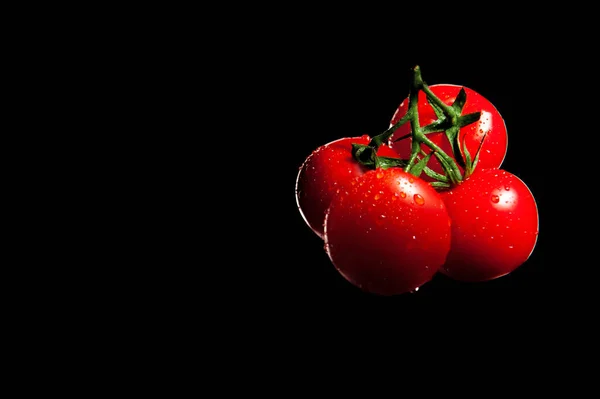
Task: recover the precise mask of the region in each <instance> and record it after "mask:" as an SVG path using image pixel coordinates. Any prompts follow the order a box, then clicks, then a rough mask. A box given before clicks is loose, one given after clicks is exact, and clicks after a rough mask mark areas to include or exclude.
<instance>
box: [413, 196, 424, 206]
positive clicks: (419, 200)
mask: <svg viewBox="0 0 600 399" xmlns="http://www.w3.org/2000/svg"><path fill="white" fill-rule="evenodd" d="M413 198H414V199H415V203H416V204H417V205H423V204H424V203H425V198H423V197H422V196H421V194H415V195H414V196H413Z"/></svg>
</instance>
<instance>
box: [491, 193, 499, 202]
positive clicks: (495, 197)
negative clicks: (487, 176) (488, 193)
mask: <svg viewBox="0 0 600 399" xmlns="http://www.w3.org/2000/svg"><path fill="white" fill-rule="evenodd" d="M492 202H493V203H495V204H497V203H498V202H500V197H498V196H497V195H496V194H494V195H492Z"/></svg>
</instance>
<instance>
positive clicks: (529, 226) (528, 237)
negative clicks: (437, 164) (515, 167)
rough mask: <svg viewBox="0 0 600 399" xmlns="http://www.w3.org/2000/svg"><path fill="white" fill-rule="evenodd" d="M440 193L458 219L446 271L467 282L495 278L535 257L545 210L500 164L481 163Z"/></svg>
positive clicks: (453, 224)
mask: <svg viewBox="0 0 600 399" xmlns="http://www.w3.org/2000/svg"><path fill="white" fill-rule="evenodd" d="M440 195H441V196H442V198H443V200H444V203H445V204H446V207H447V209H448V214H449V215H450V218H451V219H452V239H451V247H450V251H449V253H448V257H447V259H446V262H445V263H444V265H443V266H442V268H441V270H440V271H441V272H442V273H443V274H445V275H446V276H448V277H451V278H453V279H455V280H459V281H465V282H482V281H489V280H493V279H497V278H499V277H502V276H505V275H507V274H509V273H511V272H513V271H514V270H516V269H517V268H518V267H520V266H521V265H523V264H524V263H525V262H526V261H527V260H528V259H529V257H530V256H531V254H532V253H533V251H534V249H535V246H536V243H537V240H538V233H539V213H538V208H537V203H536V200H535V197H534V196H533V193H532V192H531V190H530V189H529V187H528V186H527V185H526V184H525V182H524V181H523V180H521V179H520V178H519V177H517V176H516V175H514V174H512V173H510V172H508V171H506V170H502V169H498V168H489V169H478V170H476V171H475V173H473V175H471V176H470V177H469V178H468V179H466V180H465V181H463V182H462V183H461V184H460V185H459V186H457V187H455V188H453V189H450V190H447V191H445V192H441V193H440Z"/></svg>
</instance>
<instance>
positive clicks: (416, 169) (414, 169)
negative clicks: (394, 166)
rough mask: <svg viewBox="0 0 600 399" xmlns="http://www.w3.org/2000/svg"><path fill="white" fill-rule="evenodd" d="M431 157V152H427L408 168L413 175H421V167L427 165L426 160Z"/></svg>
mask: <svg viewBox="0 0 600 399" xmlns="http://www.w3.org/2000/svg"><path fill="white" fill-rule="evenodd" d="M430 158H431V154H428V155H427V156H426V157H424V158H423V159H420V160H419V162H417V163H416V164H415V165H414V166H413V167H412V168H411V169H410V173H412V174H413V175H415V176H416V177H419V176H421V173H422V172H423V169H424V168H425V166H427V162H429V159H430Z"/></svg>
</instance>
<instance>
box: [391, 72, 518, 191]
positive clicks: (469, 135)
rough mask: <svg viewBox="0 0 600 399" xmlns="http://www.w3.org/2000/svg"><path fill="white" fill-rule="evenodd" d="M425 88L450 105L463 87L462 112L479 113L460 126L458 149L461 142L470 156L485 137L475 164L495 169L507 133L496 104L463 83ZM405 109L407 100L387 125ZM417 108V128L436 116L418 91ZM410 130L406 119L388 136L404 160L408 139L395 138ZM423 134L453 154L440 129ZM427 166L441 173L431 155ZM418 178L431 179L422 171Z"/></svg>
mask: <svg viewBox="0 0 600 399" xmlns="http://www.w3.org/2000/svg"><path fill="white" fill-rule="evenodd" d="M429 88H430V89H431V91H432V92H433V93H434V94H435V95H436V96H437V97H438V98H439V99H440V100H442V102H444V103H445V104H447V105H452V104H453V103H454V100H455V99H456V96H457V95H458V94H459V92H460V89H461V88H464V90H465V93H466V95H467V99H466V102H465V105H464V108H463V110H462V115H466V114H470V113H473V112H481V115H480V117H479V120H478V121H476V122H474V123H471V124H469V125H466V126H463V127H462V128H460V132H459V135H458V140H459V143H460V144H461V148H462V145H463V143H464V144H466V147H467V150H468V152H469V155H470V157H471V158H474V156H475V154H476V153H477V150H478V148H479V146H480V143H481V140H482V138H483V137H484V136H485V140H484V141H483V144H482V146H481V151H480V153H479V161H478V164H477V167H478V168H499V167H500V166H501V165H502V162H503V161H504V157H505V155H506V150H507V144H508V136H507V132H506V125H505V123H504V119H503V118H502V116H501V115H500V113H499V112H498V110H497V109H496V107H495V106H494V105H493V104H492V103H491V102H490V101H489V100H487V99H486V98H485V97H483V96H482V95H481V94H479V93H478V92H476V91H474V90H471V89H469V88H467V87H464V86H458V85H451V84H437V85H431V86H429ZM407 109H408V99H405V100H404V101H402V103H401V104H400V106H399V107H398V108H397V109H396V112H395V113H394V116H393V117H392V119H391V121H390V127H391V126H393V125H394V124H395V123H396V122H398V121H399V120H400V119H401V118H402V117H403V116H404V115H405V114H406V112H407ZM417 109H418V113H419V124H420V126H421V127H424V126H426V125H428V124H430V123H431V122H434V121H435V120H437V119H438V118H437V116H436V114H435V112H434V110H433V108H432V107H431V105H430V104H429V101H428V99H427V97H426V95H425V93H424V92H423V91H419V94H418V107H417ZM410 133H411V125H410V123H409V122H407V123H405V124H403V125H402V126H400V127H399V128H398V129H396V131H395V132H394V134H393V135H392V136H391V138H390V145H391V147H392V148H393V149H395V150H396V151H397V152H398V154H399V155H400V157H401V158H404V159H408V158H409V157H410V154H411V145H412V144H411V143H412V139H411V138H410V137H408V138H406V139H403V140H400V141H395V140H397V139H398V138H400V137H403V136H405V135H410ZM427 137H428V138H429V139H430V140H431V141H433V142H434V143H435V144H436V145H438V146H439V147H440V148H441V149H442V150H443V151H444V152H445V153H447V154H453V151H452V148H451V146H450V143H449V141H448V139H447V137H446V134H445V133H444V132H437V133H430V134H428V135H427ZM421 148H422V149H423V150H424V151H425V152H427V153H429V152H431V150H430V149H429V147H427V146H426V145H425V144H421ZM463 155H464V154H463ZM427 166H428V167H429V168H431V169H432V170H433V171H435V172H437V173H440V174H443V173H444V170H443V168H442V166H441V164H440V163H439V161H438V160H437V158H435V157H432V158H431V160H430V161H429V163H428V165H427ZM461 173H463V174H464V169H463V168H461ZM421 178H423V179H424V180H426V181H432V180H433V179H431V178H430V177H429V176H426V175H425V174H422V175H421Z"/></svg>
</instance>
